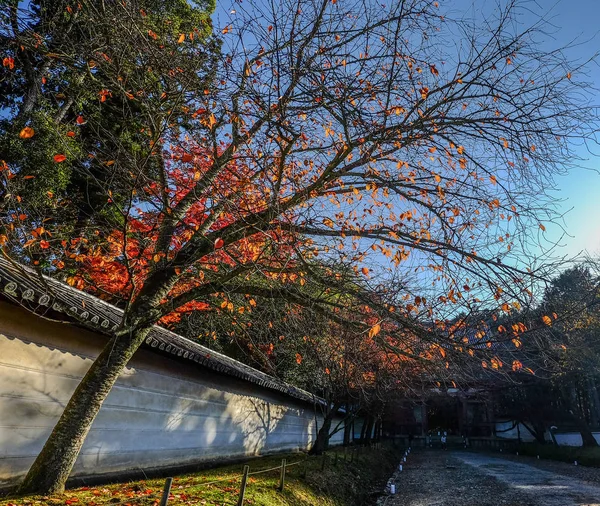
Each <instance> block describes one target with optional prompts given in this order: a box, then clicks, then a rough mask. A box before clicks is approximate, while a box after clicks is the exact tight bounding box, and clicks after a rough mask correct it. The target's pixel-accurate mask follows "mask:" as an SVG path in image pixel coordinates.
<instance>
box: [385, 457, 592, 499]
mask: <svg viewBox="0 0 600 506" xmlns="http://www.w3.org/2000/svg"><path fill="white" fill-rule="evenodd" d="M555 464H560V463H555ZM561 465H562V466H565V469H566V467H568V464H561ZM593 472H594V473H596V474H598V475H600V470H593ZM593 481H596V480H586V481H584V480H582V479H578V478H574V477H573V476H571V475H569V474H567V473H561V472H560V470H559V469H558V468H556V467H555V471H554V472H550V471H547V470H544V469H540V468H539V467H537V466H534V465H530V464H526V463H523V462H516V461H515V460H514V459H505V458H501V457H495V456H489V455H485V454H481V453H470V452H452V451H449V452H443V451H441V450H437V451H436V450H423V451H416V452H413V453H411V455H410V456H409V458H408V462H407V463H406V464H405V467H404V471H403V472H402V473H399V474H398V475H397V477H396V479H395V484H396V491H397V492H396V495H395V496H389V497H388V498H387V502H385V506H600V486H598V485H597V484H595V483H593Z"/></svg>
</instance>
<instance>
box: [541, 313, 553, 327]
mask: <svg viewBox="0 0 600 506" xmlns="http://www.w3.org/2000/svg"><path fill="white" fill-rule="evenodd" d="M542 321H543V322H544V323H545V324H546V325H548V327H550V326H551V325H552V319H551V318H550V317H549V316H546V315H544V316H542Z"/></svg>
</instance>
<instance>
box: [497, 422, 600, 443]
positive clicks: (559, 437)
mask: <svg viewBox="0 0 600 506" xmlns="http://www.w3.org/2000/svg"><path fill="white" fill-rule="evenodd" d="M512 424H513V422H496V431H499V430H505V429H508V428H509V427H511V426H512ZM519 425H520V427H519V429H520V431H521V440H522V441H524V442H526V443H527V442H535V438H534V437H533V436H532V435H531V433H530V432H529V431H528V430H527V429H526V428H525V427H524V426H523V424H519ZM592 435H593V436H594V439H595V440H596V441H597V442H598V444H600V432H592ZM496 436H498V437H500V438H507V439H517V437H518V432H517V427H516V426H515V427H514V428H513V429H512V430H508V431H506V432H496ZM554 436H555V437H556V443H557V444H558V446H582V445H583V440H582V439H581V434H580V433H579V432H555V433H554ZM544 438H545V439H546V441H550V442H551V441H552V436H551V435H550V433H549V432H546V433H545V434H544Z"/></svg>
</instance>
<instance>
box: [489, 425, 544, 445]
mask: <svg viewBox="0 0 600 506" xmlns="http://www.w3.org/2000/svg"><path fill="white" fill-rule="evenodd" d="M513 423H514V422H512V421H508V422H496V436H497V437H500V438H505V439H517V438H518V437H519V432H520V433H521V441H523V442H526V443H529V442H534V441H535V437H534V436H533V435H532V434H531V432H529V431H528V430H527V428H526V427H525V426H524V425H523V424H522V423H519V428H518V429H517V426H516V425H515V427H514V428H512V429H510V427H512V425H513ZM507 429H510V430H507ZM499 431H506V432H499Z"/></svg>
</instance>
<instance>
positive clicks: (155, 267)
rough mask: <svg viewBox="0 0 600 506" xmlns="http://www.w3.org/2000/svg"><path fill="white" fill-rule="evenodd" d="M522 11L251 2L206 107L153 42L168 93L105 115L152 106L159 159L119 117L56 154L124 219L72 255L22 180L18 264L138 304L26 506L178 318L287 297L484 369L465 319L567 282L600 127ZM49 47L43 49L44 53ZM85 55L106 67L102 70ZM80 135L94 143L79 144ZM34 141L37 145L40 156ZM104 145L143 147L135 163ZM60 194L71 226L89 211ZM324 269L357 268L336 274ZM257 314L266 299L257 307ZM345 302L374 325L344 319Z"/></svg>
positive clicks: (394, 347)
mask: <svg viewBox="0 0 600 506" xmlns="http://www.w3.org/2000/svg"><path fill="white" fill-rule="evenodd" d="M123 5H124V6H125V7H124V8H126V7H127V6H128V5H129V4H128V3H127V2H125V3H124V4H123ZM516 8H517V6H516V5H515V4H513V2H508V6H507V7H506V8H505V9H504V10H502V11H501V12H500V14H499V16H498V18H497V19H493V20H489V23H478V24H475V23H470V22H469V21H468V20H458V21H456V20H449V19H447V18H446V17H445V16H444V14H443V12H442V11H441V9H440V7H439V6H438V2H433V1H431V0H408V1H392V2H389V3H387V4H385V5H379V4H372V5H371V4H369V5H367V4H364V3H363V2H355V1H354V0H338V1H331V0H320V1H309V0H285V1H284V2H283V3H282V4H278V5H277V6H276V7H275V6H273V10H270V8H269V7H268V6H264V8H263V10H261V8H259V7H256V6H252V7H248V6H244V5H240V6H239V8H238V9H236V12H235V13H232V14H231V20H230V22H228V24H227V25H226V26H224V27H222V30H221V35H222V42H223V45H222V57H221V58H220V62H219V65H218V67H217V68H216V69H215V71H214V73H213V74H211V78H212V84H211V85H210V86H207V88H206V89H204V90H201V89H199V88H197V87H195V88H194V87H189V86H188V81H186V80H185V79H183V77H185V76H186V75H188V74H186V73H187V72H191V70H190V69H189V68H188V67H185V66H183V64H184V63H185V61H191V60H189V59H188V60H184V59H181V61H182V66H174V67H173V68H170V69H168V70H167V68H168V63H169V59H170V58H174V57H175V55H177V54H179V52H178V51H177V50H175V49H174V46H173V45H174V44H176V45H178V44H182V45H184V44H185V43H186V40H187V38H186V37H188V35H186V33H182V35H183V36H184V37H183V40H181V37H179V38H175V37H172V36H170V35H168V33H167V32H166V31H165V32H162V31H161V30H163V29H164V30H171V31H172V29H171V28H168V29H167V28H165V27H170V26H171V25H170V24H169V23H167V21H168V20H165V23H164V24H163V25H161V24H156V26H154V27H152V28H148V29H147V30H145V31H143V32H141V33H142V35H143V39H144V44H143V46H142V47H143V49H144V51H147V55H148V57H152V58H155V57H157V55H162V56H163V57H162V58H159V59H158V60H157V61H160V62H161V64H162V65H165V67H164V69H165V70H164V74H160V73H159V74H156V72H155V69H154V68H153V67H152V66H149V65H146V56H147V55H146V53H143V54H140V55H139V57H138V58H135V59H133V60H132V61H129V62H128V64H129V65H132V66H134V67H135V66H136V65H137V66H139V67H138V68H136V69H135V70H136V72H137V71H140V70H147V71H148V72H150V74H151V79H149V80H148V82H147V83H146V84H145V85H147V86H152V93H148V92H147V91H146V90H145V89H144V87H140V88H139V89H137V88H136V89H134V90H130V89H129V88H128V86H127V82H126V79H125V78H124V77H123V76H121V75H120V74H119V73H118V72H117V73H115V74H110V76H111V77H112V81H110V82H111V83H113V84H114V86H113V87H112V88H110V89H109V88H108V87H106V88H102V89H101V90H99V91H98V93H99V94H98V96H97V104H96V105H97V110H98V111H99V112H100V113H101V111H102V110H103V108H104V107H110V106H111V104H115V103H116V101H117V100H118V107H119V108H120V109H122V110H123V114H124V115H127V117H133V116H135V117H137V116H136V115H133V114H131V113H132V111H134V110H135V111H138V110H139V111H146V112H147V116H144V117H145V118H151V119H152V121H150V120H148V121H147V122H146V124H143V125H139V127H140V128H139V130H138V131H137V133H136V135H139V136H140V137H141V138H144V139H145V141H144V143H143V146H144V147H145V148H148V149H141V150H139V149H138V148H137V147H136V146H138V145H139V144H135V143H128V142H126V140H127V139H124V138H121V137H120V135H121V132H120V131H119V130H118V129H117V130H115V129H114V128H112V127H113V126H114V125H111V128H108V125H106V124H105V123H103V121H102V115H101V114H98V115H97V116H95V117H94V116H92V117H84V118H82V120H80V119H79V116H75V114H71V115H64V116H62V117H59V118H57V119H58V120H59V121H58V122H57V123H56V127H55V129H56V131H57V132H59V133H60V132H63V131H64V133H63V136H62V137H60V138H61V139H62V141H61V142H62V143H63V144H61V149H60V150H59V152H57V153H54V158H52V159H51V158H50V155H51V153H46V154H47V155H48V156H47V158H48V159H49V160H51V161H52V163H54V164H55V166H56V167H61V166H62V165H61V164H65V163H70V167H72V170H73V171H75V172H76V173H77V174H80V175H83V176H88V177H93V178H95V179H93V181H94V182H95V183H97V184H96V185H95V186H94V198H95V202H96V203H98V202H100V201H101V204H102V205H101V206H100V208H101V212H100V211H99V210H98V206H95V207H94V209H92V211H91V213H90V216H89V219H85V220H77V222H76V223H77V224H76V226H75V227H73V228H72V229H71V230H74V231H76V232H77V233H76V234H75V236H73V237H71V238H69V239H67V238H66V233H65V231H64V229H63V228H61V227H62V226H63V224H62V223H61V221H60V219H59V217H60V216H55V217H54V219H52V220H46V219H45V218H44V216H43V214H40V213H41V211H40V209H41V208H40V207H39V206H38V207H37V208H36V212H37V213H38V214H36V213H32V212H29V211H30V210H28V205H29V204H28V201H27V199H23V198H20V195H19V191H20V190H19V191H16V192H15V191H12V190H11V186H12V185H15V188H17V186H16V184H17V182H18V183H19V184H21V186H19V187H18V188H25V187H26V183H27V181H30V182H31V181H35V179H25V178H27V177H28V174H27V172H26V171H23V170H22V169H21V165H20V162H19V160H21V159H25V160H27V159H28V158H27V154H25V155H24V157H21V158H19V159H18V160H17V161H14V162H13V161H11V160H8V161H6V162H3V163H2V164H1V165H0V170H1V174H2V177H3V184H4V185H5V188H6V190H4V191H3V195H4V209H5V216H6V220H5V223H6V224H5V228H4V230H3V232H2V236H1V241H2V242H3V244H4V245H5V247H6V248H7V250H8V251H9V252H11V253H12V254H13V255H15V256H17V257H19V258H21V259H29V261H30V262H31V263H32V264H36V263H37V264H39V265H40V267H41V268H44V269H46V271H48V272H50V273H54V274H55V275H58V276H60V275H61V271H63V270H65V271H68V273H66V274H63V276H64V277H66V278H67V279H68V282H69V283H71V284H73V285H74V286H76V287H78V288H85V289H88V290H93V291H96V292H97V293H99V294H100V295H102V294H105V296H110V297H111V298H114V297H119V298H120V299H121V300H120V304H121V305H122V307H123V308H124V316H123V320H122V322H121V325H120V327H119V328H118V329H117V330H116V331H115V332H114V335H112V337H111V339H110V340H109V342H108V343H107V345H106V348H105V349H104V350H103V351H102V352H101V354H100V355H99V356H98V358H97V359H96V360H95V362H94V363H93V365H92V366H91V367H90V369H89V371H88V373H87V374H86V376H85V378H84V379H83V380H82V382H81V383H80V385H79V387H78V388H77V390H76V391H75V393H74V394H73V396H72V398H71V400H70V401H69V403H68V405H67V406H66V408H65V411H64V413H63V415H62V416H61V418H60V420H59V421H58V423H57V425H56V427H55V429H54V431H53V432H52V434H51V436H50V437H49V439H48V441H47V442H46V445H45V447H44V449H43V450H42V452H41V454H40V455H39V457H38V458H37V460H36V461H35V463H34V464H33V466H32V468H31V470H30V472H29V474H28V476H27V478H26V479H25V482H24V485H23V487H22V490H23V491H29V492H31V491H38V492H44V493H47V492H54V491H59V490H62V489H63V487H64V483H65V481H66V478H67V477H68V475H69V472H70V470H71V468H72V466H73V464H74V462H75V459H76V457H77V455H78V453H79V450H80V448H81V445H82V444H83V441H84V439H85V437H86V434H87V432H88V430H89V428H90V426H91V424H92V422H93V421H94V418H95V417H96V415H97V413H98V411H99V410H100V407H101V406H102V403H103V402H104V400H105V398H106V396H107V395H108V393H109V392H110V389H111V388H112V386H113V384H114V383H115V381H116V380H117V378H118V376H119V374H120V373H121V371H122V370H123V368H124V367H125V366H126V364H127V362H128V361H129V360H130V358H131V357H132V355H133V354H134V353H135V351H136V350H137V349H138V348H139V346H140V345H141V343H142V342H143V341H144V339H145V337H146V335H147V333H148V332H149V330H150V329H151V328H152V326H153V325H154V324H156V323H157V322H160V321H161V320H162V321H163V322H164V321H166V320H163V319H164V318H170V317H172V315H173V312H181V311H182V310H184V309H199V310H203V309H206V308H207V307H208V306H210V307H215V306H216V307H219V308H220V309H222V310H225V311H229V312H232V313H233V312H235V311H239V310H241V308H242V307H244V308H245V309H246V308H247V307H248V306H249V305H250V302H249V301H250V300H259V299H260V300H264V299H279V298H282V299H285V300H286V301H287V302H289V303H293V304H297V305H299V306H304V307H306V306H308V307H310V308H311V310H312V311H315V312H318V313H319V314H326V315H327V317H328V318H329V319H331V321H333V322H336V323H339V324H347V323H348V321H349V320H350V321H351V323H352V325H353V328H356V327H359V328H360V329H361V330H360V331H359V332H358V334H360V333H361V332H362V333H366V334H367V335H369V334H370V338H371V340H372V341H373V343H375V344H377V345H378V346H379V347H380V348H381V349H382V350H385V352H386V353H387V352H388V351H393V352H394V353H395V354H396V355H397V356H398V357H403V360H406V361H409V362H411V361H412V362H414V363H415V364H422V363H427V362H436V363H437V362H441V363H442V364H443V363H445V362H447V358H446V357H447V355H448V354H449V352H450V351H452V352H456V353H462V355H464V356H465V357H471V354H470V353H467V352H468V351H469V349H470V351H471V352H472V354H473V356H475V358H477V357H476V350H477V349H479V348H476V347H469V346H468V344H469V338H468V337H466V339H467V342H463V339H462V338H461V339H457V336H458V335H459V334H458V333H457V331H456V329H457V325H455V323H456V321H457V320H456V317H457V315H459V314H460V313H461V312H466V313H472V312H475V311H477V310H479V309H480V308H482V307H486V308H491V309H492V310H494V311H497V312H500V313H512V312H516V311H518V309H519V308H520V307H521V305H522V304H523V303H524V302H526V301H528V300H529V299H530V297H531V293H532V287H533V286H534V285H535V283H536V282H537V281H538V280H540V279H544V274H545V273H544V270H543V269H540V268H539V267H538V268H535V266H534V260H535V259H534V258H531V256H530V251H531V250H530V249H529V247H530V246H531V244H532V239H533V242H535V239H536V237H535V234H532V230H533V231H536V232H537V234H542V232H543V230H544V225H543V223H542V221H551V220H552V218H553V214H552V207H551V206H548V205H547V203H548V199H547V198H545V195H546V193H545V192H546V189H547V188H548V186H549V183H548V181H549V180H550V178H551V176H552V175H553V174H555V173H556V172H559V171H560V170H561V168H562V167H563V163H564V162H565V161H566V160H567V159H568V158H569V156H570V153H569V146H570V144H569V142H570V140H572V139H573V138H580V139H582V138H583V139H585V138H587V137H588V136H590V134H591V132H592V131H593V129H594V121H595V117H594V114H593V110H592V108H591V107H590V106H589V103H588V97H589V89H588V88H586V85H585V83H582V82H579V81H578V80H577V79H578V75H580V74H579V73H578V70H579V67H576V66H575V65H574V64H572V63H571V62H569V61H567V60H566V59H565V58H564V57H563V56H562V55H561V53H560V52H558V51H556V52H544V51H542V50H540V49H539V46H538V45H537V44H536V43H535V42H534V38H535V37H534V36H535V34H536V33H537V31H536V30H537V28H536V27H534V28H532V29H528V30H525V31H522V32H518V31H515V30H514V25H513V23H512V22H511V21H512V19H513V17H514V16H515V13H516V11H515V9H516ZM33 15H36V14H35V13H34V14H33ZM140 26H143V25H140ZM11 30H12V31H13V32H15V33H12V32H11ZM6 31H7V32H8V35H7V36H8V37H9V38H11V37H12V39H13V40H14V41H15V43H18V42H19V41H20V40H24V41H25V35H22V34H20V33H16V30H15V29H14V28H13V29H11V28H8V29H7V30H6ZM128 31H129V30H128ZM70 33H71V32H66V33H65V37H69V36H70ZM169 33H171V32H169ZM27 35H28V38H27V44H28V45H27V50H28V51H30V52H34V53H35V51H38V52H43V51H45V47H43V46H42V45H39V46H38V47H36V43H35V40H36V37H35V36H34V35H33V36H30V35H31V34H29V33H27ZM40 35H41V38H42V39H43V38H44V34H40ZM139 36H140V33H138V32H136V37H139ZM169 37H170V38H169ZM457 37H459V38H460V42H461V43H460V44H453V41H456V40H457ZM64 54H66V53H56V52H55V53H52V56H51V57H50V56H49V55H48V54H46V53H44V55H43V56H44V58H43V61H44V62H45V65H47V67H43V65H42V67H43V68H40V71H43V72H42V73H49V74H52V72H53V70H52V69H54V68H56V67H57V66H60V65H67V66H69V65H73V64H72V62H71V60H68V59H67V56H64ZM107 57H108V59H109V60H111V61H113V60H112V58H111V57H110V55H107ZM81 58H82V61H84V62H88V63H87V67H90V64H89V60H92V59H94V60H95V59H97V56H94V57H93V58H92V55H91V54H90V55H86V54H84V55H82V57H81ZM100 58H102V56H100ZM19 64H20V63H19V61H18V58H15V61H14V68H10V67H11V65H8V66H6V69H5V70H4V72H5V73H10V72H20V70H19V67H18V65H19ZM94 64H96V63H95V62H94ZM23 65H25V63H23ZM102 65H104V63H102ZM573 67H575V68H573ZM111 68H112V67H111ZM25 74H26V72H25ZM25 74H23V75H25ZM9 75H12V74H9ZM75 75H77V74H75ZM136 75H137V74H136ZM194 75H195V74H194ZM189 76H190V77H192V75H191V74H190V75H189ZM179 77H181V79H179ZM64 79H69V74H68V73H67V74H64ZM74 79H77V77H75V78H74ZM138 82H140V81H138ZM191 82H195V81H193V80H192V81H191ZM190 86H192V85H191V84H190ZM157 91H160V92H158V93H157ZM41 93H42V94H43V93H44V88H43V87H42V88H41ZM163 101H168V102H166V103H168V107H162V106H161V104H162V103H163ZM36 103H37V102H34V108H35V104H36ZM134 105H135V109H134V108H133V107H134ZM155 105H156V108H155V107H154V106H155ZM68 109H69V111H71V112H73V111H72V109H71V108H70V107H69V108H68ZM153 111H160V112H161V114H159V115H155V114H153ZM145 121H146V120H145ZM24 126H26V125H24ZM77 129H81V131H82V132H85V138H86V142H82V143H77V142H76V140H77V136H75V137H72V136H71V135H70V132H78V131H79V130H77ZM34 130H35V129H34ZM29 134H30V132H29V131H25V132H24V133H23V135H22V138H21V141H22V142H23V143H25V142H33V141H34V140H35V138H36V137H35V135H33V137H30V136H29ZM73 139H75V140H73ZM21 141H19V142H21ZM105 145H108V146H114V147H115V149H117V148H122V147H123V146H130V147H131V149H120V151H119V152H118V153H119V155H120V156H119V157H117V158H115V157H113V156H112V153H111V152H110V151H106V150H104V149H103V146H105ZM63 147H64V149H63ZM134 148H135V149H134ZM57 155H61V156H60V157H59V158H56V156H57ZM31 156H33V155H31ZM44 156H46V155H44ZM63 156H64V158H63ZM90 164H93V165H94V171H92V172H90ZM99 167H103V168H104V170H106V172H100V174H101V175H102V177H98V171H97V169H98V168H99ZM107 175H109V176H110V177H106V176H107ZM7 195H8V196H10V197H7ZM48 198H50V199H55V198H56V199H58V200H57V201H55V200H52V202H53V206H55V207H54V209H60V208H61V206H64V207H65V208H69V205H70V199H69V195H68V194H61V195H55V194H54V193H52V196H48ZM55 214H57V215H58V214H59V213H55ZM316 260H321V262H323V263H324V264H325V265H327V264H328V263H338V264H340V265H343V266H344V268H343V269H340V268H336V269H328V268H326V267H325V268H315V264H316V263H317V262H316ZM529 260H531V262H530V261H529ZM357 277H359V278H361V279H362V280H363V283H356V282H353V281H352V280H353V279H356V278H357ZM385 277H388V278H389V279H390V280H391V281H393V282H394V283H393V284H391V283H387V284H386V283H384V280H385ZM309 281H310V283H313V282H314V283H315V286H314V287H312V286H310V287H307V286H306V285H307V283H309ZM365 286H366V287H368V290H365ZM323 287H325V289H323ZM334 287H335V289H334ZM386 287H387V288H386ZM309 288H310V289H309ZM240 296H241V297H242V300H243V301H248V302H247V303H246V302H244V303H243V306H241V305H237V306H236V303H234V300H239V297H240ZM236 297H237V298H236ZM344 297H346V298H353V299H355V300H358V301H359V302H360V303H361V304H364V305H366V306H369V308H370V310H369V311H363V312H361V313H358V314H356V315H353V318H351V319H350V318H345V317H344V314H343V312H342V308H343V307H345V306H346V304H347V299H344ZM340 306H341V307H340ZM449 320H452V321H453V322H455V323H453V324H448V323H447V321H449ZM388 323H389V324H392V325H393V329H394V330H393V339H389V338H388V336H389V332H388V331H386V330H385V327H386V325H387V324H388ZM458 327H460V325H458ZM517 328H518V327H517ZM382 329H383V330H382ZM433 329H436V330H439V332H433ZM515 332H517V331H515ZM487 363H488V362H486V364H487ZM489 363H491V366H490V367H492V368H495V369H498V368H500V367H501V366H502V362H501V361H499V360H498V359H494V358H492V359H491V360H490V362H489ZM448 366H449V364H448Z"/></svg>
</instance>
